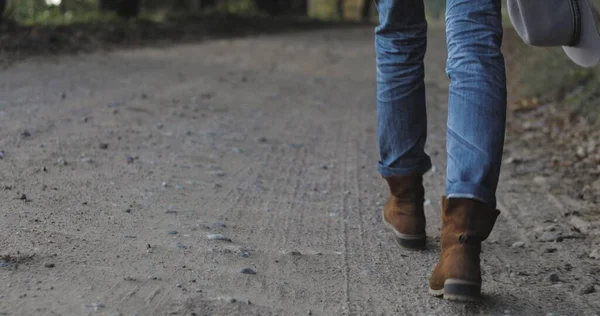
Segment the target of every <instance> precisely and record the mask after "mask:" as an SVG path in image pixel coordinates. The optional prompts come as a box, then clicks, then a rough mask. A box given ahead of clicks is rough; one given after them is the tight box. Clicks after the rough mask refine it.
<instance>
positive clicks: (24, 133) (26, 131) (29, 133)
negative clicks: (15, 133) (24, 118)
mask: <svg viewBox="0 0 600 316" xmlns="http://www.w3.org/2000/svg"><path fill="white" fill-rule="evenodd" d="M21 136H23V137H24V138H28V137H31V132H30V131H28V130H24V131H23V132H22V133H21Z"/></svg>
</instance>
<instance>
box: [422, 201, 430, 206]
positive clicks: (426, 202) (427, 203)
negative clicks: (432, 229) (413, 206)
mask: <svg viewBox="0 0 600 316" xmlns="http://www.w3.org/2000/svg"><path fill="white" fill-rule="evenodd" d="M423 205H424V206H429V205H431V200H425V202H423Z"/></svg>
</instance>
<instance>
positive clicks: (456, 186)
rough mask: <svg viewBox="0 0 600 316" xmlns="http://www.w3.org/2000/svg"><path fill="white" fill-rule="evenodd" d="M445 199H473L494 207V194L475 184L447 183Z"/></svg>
mask: <svg viewBox="0 0 600 316" xmlns="http://www.w3.org/2000/svg"><path fill="white" fill-rule="evenodd" d="M446 197H447V198H449V199H450V198H463V199H474V200H478V201H481V202H483V203H487V204H489V205H491V206H493V207H496V193H495V192H493V191H492V190H489V189H487V188H484V187H482V186H481V185H478V184H475V183H469V182H455V183H449V184H447V185H446Z"/></svg>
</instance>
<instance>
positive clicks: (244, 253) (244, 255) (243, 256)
mask: <svg viewBox="0 0 600 316" xmlns="http://www.w3.org/2000/svg"><path fill="white" fill-rule="evenodd" d="M238 254H239V255H240V257H242V258H248V257H250V253H249V252H248V251H239V252H238Z"/></svg>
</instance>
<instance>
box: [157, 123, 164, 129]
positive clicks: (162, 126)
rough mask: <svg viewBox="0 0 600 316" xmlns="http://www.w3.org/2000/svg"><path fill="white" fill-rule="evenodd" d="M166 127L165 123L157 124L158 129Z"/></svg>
mask: <svg viewBox="0 0 600 316" xmlns="http://www.w3.org/2000/svg"><path fill="white" fill-rule="evenodd" d="M164 127H165V125H164V124H163V123H158V124H156V128H158V129H163V128H164Z"/></svg>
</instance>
